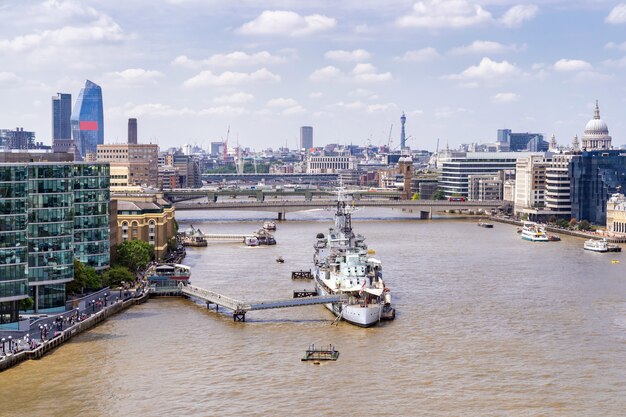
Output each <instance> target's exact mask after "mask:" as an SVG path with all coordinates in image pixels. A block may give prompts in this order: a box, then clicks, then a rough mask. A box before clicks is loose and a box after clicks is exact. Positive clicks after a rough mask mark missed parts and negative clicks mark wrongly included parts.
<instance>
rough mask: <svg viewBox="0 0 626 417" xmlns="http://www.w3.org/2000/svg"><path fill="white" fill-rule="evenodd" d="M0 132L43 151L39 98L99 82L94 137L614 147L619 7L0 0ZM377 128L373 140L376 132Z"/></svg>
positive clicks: (624, 53) (622, 72)
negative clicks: (541, 141)
mask: <svg viewBox="0 0 626 417" xmlns="http://www.w3.org/2000/svg"><path fill="white" fill-rule="evenodd" d="M0 21H2V22H3V24H2V25H0V95H1V96H2V99H1V100H0V128H15V127H18V126H19V127H23V128H24V129H25V130H31V131H35V132H36V134H37V140H38V141H43V142H44V143H47V144H50V142H51V140H50V137H51V135H52V133H51V123H52V122H51V104H50V98H51V97H52V96H53V95H55V94H56V93H57V92H63V93H71V94H72V99H73V101H74V100H76V98H77V97H78V93H79V91H80V89H81V87H82V85H83V84H84V81H85V79H89V80H91V81H93V82H95V83H97V84H98V85H100V86H101V87H102V90H103V100H104V120H105V121H104V125H105V128H104V136H105V143H120V142H124V141H125V140H126V135H127V133H126V132H127V119H128V118H129V117H136V118H137V119H138V131H139V140H140V142H142V143H158V144H159V145H160V147H161V148H167V147H170V146H181V145H183V144H192V145H199V146H202V147H204V148H205V149H206V148H207V147H208V146H209V144H210V142H212V141H220V140H222V139H225V138H226V136H227V134H228V137H229V146H234V145H235V144H236V143H237V142H238V143H239V144H240V145H242V146H244V147H249V148H251V149H255V150H262V149H265V148H268V147H273V148H277V147H280V146H288V147H289V148H295V147H296V146H297V141H298V137H299V128H300V126H313V129H314V134H313V141H314V145H316V146H320V145H324V144H327V143H339V144H355V145H367V144H372V145H385V144H390V145H391V147H392V148H397V147H398V146H399V136H400V116H401V114H402V112H405V113H406V115H407V122H406V135H407V136H408V137H409V139H408V142H407V144H408V145H409V146H410V147H411V148H413V149H428V150H431V151H434V150H435V148H436V146H437V143H438V141H439V143H440V145H439V146H440V148H443V147H444V146H446V144H447V145H449V146H450V147H451V148H455V147H457V146H458V145H459V144H461V143H470V142H489V141H495V137H496V130H497V129H502V128H509V129H512V130H513V131H517V132H539V133H543V134H545V135H546V136H547V137H549V136H551V135H552V134H554V135H555V136H556V139H557V142H558V143H559V144H561V145H567V144H569V143H571V141H572V138H573V137H574V135H578V136H579V137H581V136H582V135H583V131H584V126H585V124H586V123H587V121H588V120H589V119H591V118H592V116H593V107H594V105H595V100H599V103H600V110H601V116H602V119H603V120H604V121H605V122H606V123H607V124H608V126H609V131H610V133H611V135H612V137H613V144H614V145H618V146H619V145H623V144H626V137H625V135H626V120H625V118H624V117H623V114H624V113H623V112H624V108H625V107H626V106H625V105H626V3H624V2H623V3H620V2H618V1H608V0H606V1H605V0H593V1H592V0H544V1H534V2H532V1H531V2H523V1H522V2H519V1H509V0H485V1H483V0H421V1H415V0H408V1H407V0H385V1H380V0H307V1H303V0H239V1H237V0H164V1H159V0H151V1H147V0H124V1H119V0H107V1H95V0H81V1H64V0H45V1H29V0H0ZM390 132H391V134H390Z"/></svg>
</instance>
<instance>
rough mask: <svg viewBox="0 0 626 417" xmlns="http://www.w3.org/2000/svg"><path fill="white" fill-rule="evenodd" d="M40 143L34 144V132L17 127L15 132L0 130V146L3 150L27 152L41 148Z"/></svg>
mask: <svg viewBox="0 0 626 417" xmlns="http://www.w3.org/2000/svg"><path fill="white" fill-rule="evenodd" d="M40 145H41V143H36V142H35V132H29V131H26V130H24V128H23V127H18V128H16V129H15V130H10V129H0V146H1V147H2V148H4V149H7V150H9V149H11V150H13V149H19V150H28V149H36V148H42V146H40Z"/></svg>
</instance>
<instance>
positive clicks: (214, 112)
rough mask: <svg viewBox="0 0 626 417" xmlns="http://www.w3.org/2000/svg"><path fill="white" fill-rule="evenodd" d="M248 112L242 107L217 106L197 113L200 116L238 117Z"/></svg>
mask: <svg viewBox="0 0 626 417" xmlns="http://www.w3.org/2000/svg"><path fill="white" fill-rule="evenodd" d="M247 112H248V111H247V110H246V109H245V108H243V107H233V106H217V107H209V108H206V109H202V110H200V111H199V112H198V114H199V115H200V116H240V115H242V114H246V113H247Z"/></svg>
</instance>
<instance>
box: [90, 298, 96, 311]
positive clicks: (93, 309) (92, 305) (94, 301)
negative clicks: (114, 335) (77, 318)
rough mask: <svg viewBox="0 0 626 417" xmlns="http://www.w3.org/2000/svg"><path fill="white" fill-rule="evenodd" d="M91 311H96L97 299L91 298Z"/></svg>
mask: <svg viewBox="0 0 626 417" xmlns="http://www.w3.org/2000/svg"><path fill="white" fill-rule="evenodd" d="M91 312H92V313H95V312H96V300H91Z"/></svg>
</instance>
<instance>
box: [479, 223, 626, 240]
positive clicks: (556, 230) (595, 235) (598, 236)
mask: <svg viewBox="0 0 626 417" xmlns="http://www.w3.org/2000/svg"><path fill="white" fill-rule="evenodd" d="M489 219H490V220H493V221H494V222H500V223H508V224H514V225H516V226H522V224H523V223H524V222H522V221H520V220H515V219H509V218H504V217H489ZM546 230H547V231H548V232H552V233H560V234H563V235H568V236H576V237H582V238H585V239H602V238H606V239H607V240H608V241H609V242H611V243H626V238H623V237H615V236H607V235H605V234H603V233H597V232H595V233H594V232H581V231H578V230H567V229H561V228H559V227H553V226H546Z"/></svg>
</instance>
